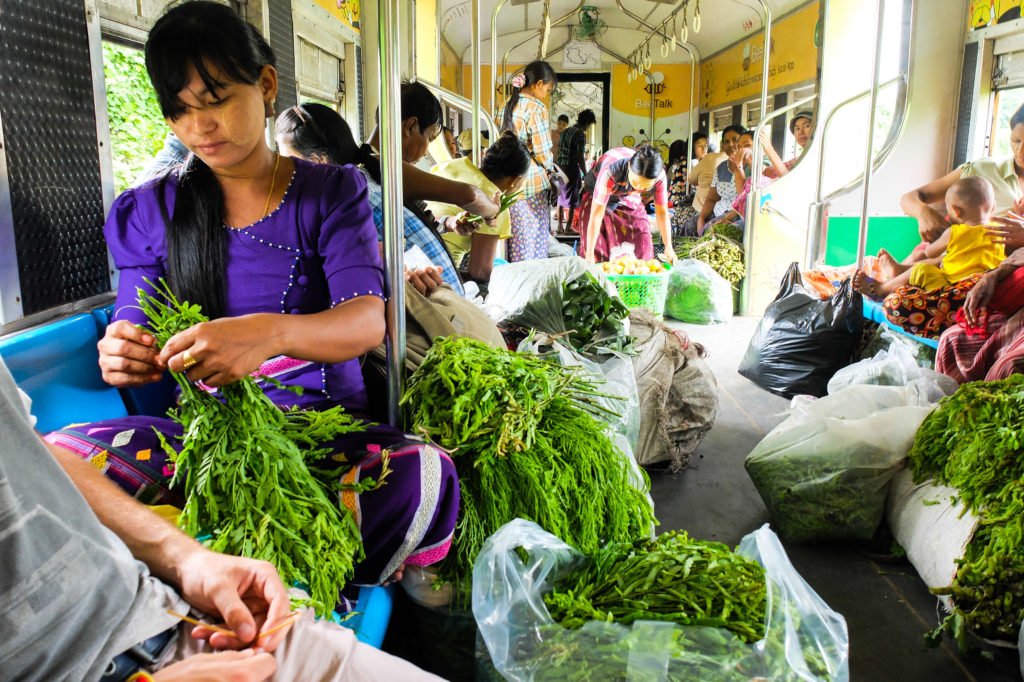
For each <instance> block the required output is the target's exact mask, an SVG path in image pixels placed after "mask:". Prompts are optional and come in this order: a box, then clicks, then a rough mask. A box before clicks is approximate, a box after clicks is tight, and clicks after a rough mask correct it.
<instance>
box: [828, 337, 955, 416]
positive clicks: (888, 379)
mask: <svg viewBox="0 0 1024 682" xmlns="http://www.w3.org/2000/svg"><path fill="white" fill-rule="evenodd" d="M915 382H917V383H918V384H919V385H920V388H921V390H922V391H923V392H924V393H927V394H928V395H930V396H932V401H933V402H938V401H939V400H941V399H942V398H943V397H945V396H947V395H953V394H954V393H956V389H957V388H959V384H957V383H956V381H955V380H954V379H953V378H952V377H948V376H946V375H945V374H940V373H939V372H936V371H934V370H931V369H926V368H924V367H921V366H920V365H918V363H917V358H915V357H914V354H913V353H912V352H911V351H910V350H909V349H908V348H907V347H906V346H905V345H903V344H894V345H892V346H890V347H889V348H888V349H887V350H882V351H879V352H878V353H877V354H876V355H875V356H874V357H872V358H868V359H866V360H861V361H860V362H855V363H854V364H852V365H850V366H849V367H844V368H843V369H841V370H839V371H838V372H836V373H835V375H834V376H833V377H832V378H831V379H830V380H829V382H828V392H829V393H830V394H832V393H836V392H837V391H841V390H842V389H844V388H846V387H847V386H853V385H854V384H871V385H873V386H908V385H910V384H913V383H915Z"/></svg>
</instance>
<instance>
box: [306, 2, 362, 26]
mask: <svg viewBox="0 0 1024 682" xmlns="http://www.w3.org/2000/svg"><path fill="white" fill-rule="evenodd" d="M315 2H316V4H318V5H319V6H320V7H322V8H324V9H325V10H327V11H328V12H330V13H331V15H332V16H334V17H336V18H337V19H338V21H340V22H341V23H343V24H345V25H346V26H348V27H349V28H350V29H352V30H353V31H356V32H358V31H359V0H342V2H341V6H340V7H339V6H338V2H337V0H315Z"/></svg>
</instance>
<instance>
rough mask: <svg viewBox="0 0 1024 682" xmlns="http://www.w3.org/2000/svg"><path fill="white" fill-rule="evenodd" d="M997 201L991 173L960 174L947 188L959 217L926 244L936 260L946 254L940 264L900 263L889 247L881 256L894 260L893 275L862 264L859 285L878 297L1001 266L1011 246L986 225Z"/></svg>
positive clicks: (948, 205)
mask: <svg viewBox="0 0 1024 682" xmlns="http://www.w3.org/2000/svg"><path fill="white" fill-rule="evenodd" d="M995 204H996V200H995V192H994V190H993V189H992V184H991V183H990V182H989V181H988V180H986V179H985V178H982V177H976V176H974V177H967V178H961V179H960V180H957V181H956V182H955V183H953V186H952V187H950V188H949V191H947V192H946V210H947V212H948V214H949V218H950V220H951V221H955V222H954V223H953V224H952V225H950V226H949V227H948V228H946V231H945V232H943V233H942V236H941V237H939V238H938V239H936V240H935V241H934V242H932V243H931V244H929V245H928V247H927V249H926V250H925V254H926V257H927V258H929V259H932V261H934V260H935V259H938V258H940V257H941V261H940V262H939V264H938V265H935V264H934V262H932V263H927V262H925V263H914V264H908V265H904V264H900V263H895V261H893V259H892V258H891V256H889V254H888V253H884V250H883V251H880V252H879V254H878V255H879V258H884V259H885V260H886V261H889V262H890V263H891V268H892V270H893V276H892V277H891V278H889V279H887V280H885V281H876V280H873V279H871V278H870V277H867V276H866V275H865V274H864V273H863V272H862V271H859V270H858V271H857V273H856V274H855V275H854V276H853V288H854V289H856V290H857V291H859V292H861V293H862V294H865V295H867V296H871V297H873V298H885V297H886V296H888V295H889V294H891V293H892V292H894V291H896V289H898V288H899V287H901V286H904V285H907V284H909V285H911V286H915V287H920V288H921V289H924V290H925V291H934V290H936V289H941V288H942V287H945V286H948V285H950V284H955V283H956V282H959V281H960V280H962V279H966V278H967V277H970V276H971V275H975V274H977V273H980V272H986V271H988V270H991V269H993V268H995V267H997V266H998V265H999V264H1000V263H1002V262H1003V260H1004V259H1005V258H1006V250H1005V248H1004V247H1003V245H1002V244H997V243H996V241H995V238H994V237H993V236H992V235H991V234H990V233H989V232H988V230H987V229H986V227H987V226H988V225H989V221H990V219H991V218H992V211H993V210H994V209H995Z"/></svg>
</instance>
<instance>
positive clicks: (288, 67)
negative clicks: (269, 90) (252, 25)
mask: <svg viewBox="0 0 1024 682" xmlns="http://www.w3.org/2000/svg"><path fill="white" fill-rule="evenodd" d="M267 4H268V5H269V8H270V36H269V40H270V46H271V47H272V48H274V54H275V55H276V56H277V83H278V86H277V111H278V112H281V111H284V110H285V109H287V108H288V107H293V106H295V105H296V104H298V103H299V102H298V93H297V91H296V87H295V39H294V38H293V31H292V3H291V0H270V1H269V2H268V3H267Z"/></svg>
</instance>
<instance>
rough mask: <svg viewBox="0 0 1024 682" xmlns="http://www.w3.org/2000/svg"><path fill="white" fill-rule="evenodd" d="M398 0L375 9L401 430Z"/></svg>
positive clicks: (394, 416)
mask: <svg viewBox="0 0 1024 682" xmlns="http://www.w3.org/2000/svg"><path fill="white" fill-rule="evenodd" d="M398 2H399V0H382V1H381V2H380V3H379V5H378V12H377V57H378V59H379V63H380V160H381V164H380V175H381V178H380V180H381V189H382V190H383V195H384V197H383V198H384V259H385V272H386V276H387V283H388V291H389V293H390V295H389V297H388V303H387V348H388V421H389V422H390V423H391V424H392V425H393V426H396V427H398V428H402V426H403V424H402V413H401V408H400V407H399V403H400V401H401V400H402V393H403V391H404V390H405V276H404V274H403V268H402V264H403V260H404V256H405V232H404V229H403V220H402V213H403V209H402V120H401V118H402V117H401V116H400V115H399V112H400V111H401V108H402V97H401V87H402V81H401V74H400V71H399V69H400V66H399V65H400V63H401V42H400V40H399V25H398V23H399V9H398Z"/></svg>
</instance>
